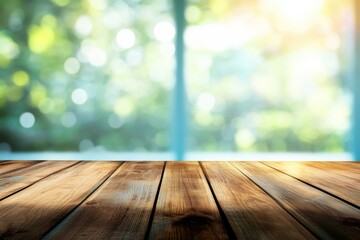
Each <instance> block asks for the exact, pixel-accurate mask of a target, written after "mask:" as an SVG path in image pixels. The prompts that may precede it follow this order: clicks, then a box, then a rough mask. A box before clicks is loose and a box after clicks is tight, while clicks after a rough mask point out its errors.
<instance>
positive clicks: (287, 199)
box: [233, 162, 360, 239]
mask: <svg viewBox="0 0 360 240" xmlns="http://www.w3.org/2000/svg"><path fill="white" fill-rule="evenodd" d="M233 164H234V165H235V166H236V167H237V168H238V169H239V170H240V171H242V172H244V174H246V175H247V176H248V177H249V178H250V179H251V180H252V181H253V182H255V183H256V184H257V185H258V186H260V187H261V188H262V189H264V190H265V191H266V192H267V193H268V194H269V195H271V196H272V197H273V198H274V199H276V200H277V202H278V203H279V204H280V205H281V206H282V207H283V208H284V209H286V210H287V211H288V212H289V213H291V214H292V215H293V216H294V217H295V218H296V219H297V220H298V221H299V222H301V223H302V224H303V225H304V226H306V227H307V228H308V229H310V231H311V232H313V233H314V234H315V235H316V236H317V237H318V238H321V239H359V236H360V228H359V227H360V210H359V209H358V208H355V207H353V206H351V205H348V204H347V203H345V202H343V201H341V200H339V199H338V198H335V197H333V196H331V195H328V194H326V193H325V192H323V191H321V190H318V189H316V188H313V187H311V186H309V185H307V184H305V183H303V182H300V181H298V180H297V179H295V178H293V177H290V176H288V175H286V174H283V173H281V172H279V171H278V170H275V169H273V168H271V167H269V166H267V165H264V164H262V163H255V162H252V163H244V162H236V163H233Z"/></svg>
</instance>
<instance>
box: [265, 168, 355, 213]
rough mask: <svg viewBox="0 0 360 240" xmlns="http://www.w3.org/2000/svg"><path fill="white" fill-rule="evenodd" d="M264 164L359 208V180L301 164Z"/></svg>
mask: <svg viewBox="0 0 360 240" xmlns="http://www.w3.org/2000/svg"><path fill="white" fill-rule="evenodd" d="M265 164H267V165H269V166H271V167H274V168H276V169H278V170H280V171H282V172H284V173H286V174H289V175H291V176H293V177H295V178H298V179H300V180H302V181H304V182H307V183H309V184H311V185H313V186H316V187H318V188H320V189H323V190H325V191H327V192H329V193H331V194H334V195H336V196H338V197H340V198H342V199H344V200H346V201H348V202H351V203H352V204H354V205H356V206H358V207H359V206H360V178H357V179H354V178H349V177H346V176H342V175H339V174H337V173H333V172H330V171H327V170H323V169H319V168H315V167H311V166H307V165H305V164H304V163H301V162H266V163H265Z"/></svg>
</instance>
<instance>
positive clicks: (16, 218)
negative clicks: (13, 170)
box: [0, 162, 119, 239]
mask: <svg viewBox="0 0 360 240" xmlns="http://www.w3.org/2000/svg"><path fill="white" fill-rule="evenodd" d="M118 166H119V162H84V163H80V164H77V165H75V166H73V167H72V168H68V169H65V170H63V171H60V172H58V173H56V174H53V175H51V176H50V177H48V178H46V179H43V180H42V181H39V182H37V183H36V184H34V185H32V186H31V187H29V188H27V189H26V190H24V191H21V192H18V193H17V194H15V195H12V196H10V197H8V198H6V199H4V200H2V201H1V202H0V239H7V238H9V239H39V238H41V237H43V236H44V235H45V234H46V233H48V231H50V230H51V229H52V228H53V227H54V226H55V225H56V224H57V223H58V222H59V221H60V220H61V219H62V218H64V217H65V216H66V215H67V214H68V213H69V212H70V211H71V210H73V209H74V208H75V207H76V206H77V205H78V204H80V203H81V202H82V201H83V200H84V199H85V198H86V197H87V196H88V195H89V194H91V193H92V191H93V190H94V189H96V188H97V187H98V186H99V185H100V184H101V183H102V181H104V180H105V178H106V177H107V176H109V175H110V174H111V173H112V172H114V171H115V169H116V168H117V167H118Z"/></svg>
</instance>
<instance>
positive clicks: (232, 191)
mask: <svg viewBox="0 0 360 240" xmlns="http://www.w3.org/2000/svg"><path fill="white" fill-rule="evenodd" d="M201 164H202V165H203V167H204V171H205V173H206V176H207V178H208V179H209V182H210V185H211V186H212V189H213V191H214V193H215V195H216V198H217V200H218V202H219V204H220V206H221V208H222V210H223V211H224V213H225V215H226V217H227V219H228V221H229V224H230V225H231V228H232V229H233V231H234V232H235V235H236V237H237V238H238V239H315V237H314V236H313V235H312V234H311V233H310V232H309V231H308V230H306V229H305V228H304V227H303V226H302V225H301V224H300V223H298V222H297V221H296V220H295V219H294V218H293V217H292V216H291V215H289V214H288V213H287V212H286V211H285V210H284V209H283V208H282V207H281V206H279V205H278V204H277V203H276V202H275V200H273V199H272V198H271V197H270V196H269V195H267V194H266V193H265V192H264V191H263V190H261V189H260V188H259V187H258V186H257V185H255V184H254V183H253V182H252V181H250V180H249V179H248V178H247V177H245V176H244V175H243V174H242V173H241V172H240V171H239V170H238V169H236V168H235V167H234V166H233V165H231V164H230V163H228V162H202V163H201ZM284 229H286V231H284Z"/></svg>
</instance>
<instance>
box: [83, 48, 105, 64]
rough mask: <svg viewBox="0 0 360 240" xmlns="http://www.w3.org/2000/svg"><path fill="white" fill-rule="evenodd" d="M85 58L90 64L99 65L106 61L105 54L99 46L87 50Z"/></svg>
mask: <svg viewBox="0 0 360 240" xmlns="http://www.w3.org/2000/svg"><path fill="white" fill-rule="evenodd" d="M87 58H88V61H89V62H90V64H91V65H93V66H96V67H100V66H103V65H104V64H105V63H106V61H107V54H106V52H105V51H104V50H103V49H101V48H93V49H90V50H89V52H88V54H87Z"/></svg>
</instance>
